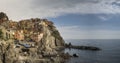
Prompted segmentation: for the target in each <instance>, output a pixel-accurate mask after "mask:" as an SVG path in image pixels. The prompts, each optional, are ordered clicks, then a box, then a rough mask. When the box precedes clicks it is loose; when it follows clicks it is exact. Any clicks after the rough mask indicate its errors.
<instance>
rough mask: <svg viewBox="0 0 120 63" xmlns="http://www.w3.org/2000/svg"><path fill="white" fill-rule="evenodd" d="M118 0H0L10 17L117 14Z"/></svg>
mask: <svg viewBox="0 0 120 63" xmlns="http://www.w3.org/2000/svg"><path fill="white" fill-rule="evenodd" d="M119 2H120V1H119V0H10V1H9V0H0V10H1V11H3V12H6V13H7V14H8V15H9V17H10V19H13V20H17V19H19V20H20V19H25V18H31V17H33V18H35V17H38V18H39V17H41V18H45V17H57V16H61V15H64V14H69V13H73V14H119V13H120V6H119V5H120V3H119ZM113 3H114V4H113Z"/></svg>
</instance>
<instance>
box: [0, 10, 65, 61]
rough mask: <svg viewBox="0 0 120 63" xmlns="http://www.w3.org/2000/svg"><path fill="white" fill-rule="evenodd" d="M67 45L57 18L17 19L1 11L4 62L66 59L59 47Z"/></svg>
mask: <svg viewBox="0 0 120 63" xmlns="http://www.w3.org/2000/svg"><path fill="white" fill-rule="evenodd" d="M64 45H65V42H64V40H63V38H62V37H61V36H60V33H59V32H58V30H57V29H56V27H55V26H54V23H53V22H51V21H48V20H47V19H39V18H31V19H26V20H21V21H13V20H9V18H8V16H7V15H6V14H5V13H4V12H0V63H63V62H64V59H65V58H67V57H65V56H66V55H65V54H64V53H61V52H59V51H60V50H62V49H64ZM63 57H64V58H63Z"/></svg>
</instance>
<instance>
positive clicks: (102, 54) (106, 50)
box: [65, 39, 120, 63]
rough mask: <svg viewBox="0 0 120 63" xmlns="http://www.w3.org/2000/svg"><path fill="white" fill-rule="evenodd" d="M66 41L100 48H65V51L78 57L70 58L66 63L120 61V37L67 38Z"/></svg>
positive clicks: (109, 62)
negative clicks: (98, 49) (95, 49)
mask: <svg viewBox="0 0 120 63" xmlns="http://www.w3.org/2000/svg"><path fill="white" fill-rule="evenodd" d="M65 41H66V43H71V44H72V45H83V46H95V47H99V48H101V49H102V50H100V51H90V50H77V49H65V52H66V53H67V52H68V53H69V54H71V55H73V54H78V56H79V57H78V58H74V57H72V58H70V59H68V60H67V61H66V63H120V39H69V40H65Z"/></svg>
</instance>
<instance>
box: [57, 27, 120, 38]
mask: <svg viewBox="0 0 120 63" xmlns="http://www.w3.org/2000/svg"><path fill="white" fill-rule="evenodd" d="M58 30H59V31H60V33H61V35H62V36H63V38H65V39H120V31H119V30H95V29H94V30H82V29H80V27H79V26H63V27H61V26H60V27H58Z"/></svg>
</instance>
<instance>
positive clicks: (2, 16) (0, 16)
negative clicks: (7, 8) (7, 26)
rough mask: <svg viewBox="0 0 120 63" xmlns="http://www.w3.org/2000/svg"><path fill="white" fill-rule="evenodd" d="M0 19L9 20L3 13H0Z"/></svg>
mask: <svg viewBox="0 0 120 63" xmlns="http://www.w3.org/2000/svg"><path fill="white" fill-rule="evenodd" d="M1 19H6V20H9V19H8V16H7V15H6V14H5V13H4V12H0V20H1Z"/></svg>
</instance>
